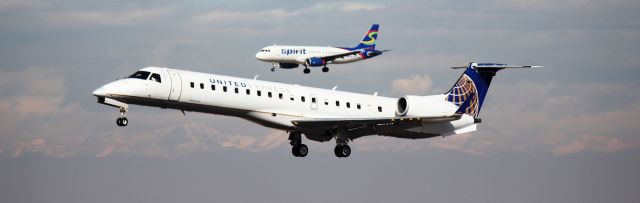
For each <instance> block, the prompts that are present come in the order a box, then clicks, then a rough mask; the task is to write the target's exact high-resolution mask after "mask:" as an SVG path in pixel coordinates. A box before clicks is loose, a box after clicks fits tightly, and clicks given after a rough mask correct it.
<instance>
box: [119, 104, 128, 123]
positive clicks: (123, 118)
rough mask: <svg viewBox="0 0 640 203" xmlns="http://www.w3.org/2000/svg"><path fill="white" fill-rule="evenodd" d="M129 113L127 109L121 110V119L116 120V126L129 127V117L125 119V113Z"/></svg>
mask: <svg viewBox="0 0 640 203" xmlns="http://www.w3.org/2000/svg"><path fill="white" fill-rule="evenodd" d="M126 112H127V109H125V108H122V107H121V108H120V118H118V119H116V124H117V125H118V126H120V127H124V126H127V124H129V120H127V117H125V115H124V113H126Z"/></svg>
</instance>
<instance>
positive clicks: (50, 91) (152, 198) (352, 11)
mask: <svg viewBox="0 0 640 203" xmlns="http://www.w3.org/2000/svg"><path fill="white" fill-rule="evenodd" d="M638 10H640V2H638V1H633V0H611V1H595V0H571V1H551V0H539V1H524V0H494V1H471V0H464V1H445V0H441V1H402V0H401V1H388V2H387V1H366V2H365V1H187V2H184V3H173V2H166V1H137V2H136V3H132V2H130V1H111V2H104V1H96V2H88V1H66V0H62V1H54V2H51V1H40V0H3V1H0V30H1V31H0V129H2V130H1V131H0V157H1V158H0V202H178V201H180V202H256V201H260V202H292V201H300V202H327V201H338V202H347V201H350V202H391V201H394V202H405V201H408V202H426V201H435V202H469V201H474V202H640V194H638V193H637V189H638V188H640V176H639V175H637V174H636V172H637V171H639V170H640V135H639V133H640V125H638V123H639V122H638V118H637V115H640V91H638V90H637V89H635V87H637V86H639V85H640V80H638V79H637V77H638V71H640V67H639V65H638V64H640V57H639V56H640V12H638ZM372 23H379V24H381V26H380V33H379V40H378V45H377V46H378V48H379V49H390V50H392V51H391V52H387V53H385V54H383V55H382V56H379V57H376V58H374V59H371V60H366V61H362V62H358V63H351V64H345V65H335V66H331V71H330V72H329V73H322V72H321V71H320V70H319V69H317V70H312V73H311V74H309V75H304V74H303V73H302V69H294V70H282V69H281V70H278V71H276V72H275V73H272V72H270V71H269V69H270V68H271V65H270V64H269V63H264V62H260V61H258V60H256V59H255V53H256V52H257V51H258V50H259V49H260V48H262V47H264V46H268V45H272V44H287V45H293V44H295V45H320V46H324V45H331V46H354V45H356V43H357V42H358V41H359V40H360V39H361V37H362V35H363V34H364V32H365V31H366V29H368V28H369V26H370V25H371V24H372ZM470 61H475V62H499V63H508V64H531V65H543V66H545V67H544V68H540V69H535V70H509V71H502V72H500V73H499V74H498V75H497V76H496V78H495V79H494V80H493V82H492V86H491V88H490V90H489V94H488V96H487V99H486V100H485V104H484V106H483V107H484V108H483V109H482V112H481V114H480V115H481V117H482V119H483V123H482V124H480V125H479V128H478V131H477V132H474V133H469V134H463V135H456V136H451V137H446V138H433V139H427V140H401V139H395V138H385V137H377V136H371V137H365V138H360V139H357V140H355V141H354V142H353V143H352V144H351V146H352V148H353V149H354V151H353V153H352V155H351V157H350V158H348V159H337V158H335V157H334V155H333V153H332V149H333V147H334V143H333V142H325V143H315V142H311V141H308V140H305V143H306V144H308V145H309V147H310V150H311V151H310V153H309V156H308V157H307V158H305V159H299V158H294V157H293V156H292V155H290V146H289V145H288V142H287V140H286V138H287V135H286V133H285V132H280V131H275V130H272V129H268V128H264V127H261V126H258V125H255V124H253V123H251V122H248V121H244V120H241V119H237V118H229V117H221V116H215V115H205V114H198V113H189V112H187V115H186V116H184V115H182V113H180V112H179V111H175V110H161V109H156V108H150V107H139V106H133V107H132V108H131V109H130V112H129V113H128V118H129V121H130V125H129V126H127V127H126V128H118V127H117V126H116V125H115V118H116V117H117V116H118V112H117V110H116V109H115V108H111V107H108V106H105V105H100V104H97V103H96V100H95V98H94V97H93V96H92V95H91V92H92V91H93V90H94V89H96V88H98V87H99V86H100V85H102V84H105V83H107V82H110V81H113V80H116V79H118V78H122V77H124V76H127V75H129V74H131V73H133V72H135V71H136V70H137V69H140V68H143V67H146V66H163V67H172V68H179V69H189V70H195V71H201V72H210V73H216V74H225V75H232V76H239V77H254V75H259V76H260V79H264V80H271V81H280V82H287V83H295V84H301V85H309V86H314V87H321V88H332V87H333V86H336V85H337V86H338V89H340V90H347V91H355V92H362V93H373V92H379V93H380V94H381V95H385V96H393V97H398V96H402V95H405V94H423V95H426V94H436V93H442V92H443V91H445V90H447V89H448V88H450V87H451V85H453V83H454V81H455V80H456V79H457V78H458V76H459V75H460V74H461V72H460V71H459V70H451V69H449V68H448V67H450V66H459V65H464V64H467V63H468V62H470ZM407 84H411V85H407ZM4 200H6V201H4Z"/></svg>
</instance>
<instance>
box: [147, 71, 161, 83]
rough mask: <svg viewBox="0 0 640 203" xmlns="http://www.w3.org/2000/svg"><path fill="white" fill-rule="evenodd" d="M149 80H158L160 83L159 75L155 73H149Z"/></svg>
mask: <svg viewBox="0 0 640 203" xmlns="http://www.w3.org/2000/svg"><path fill="white" fill-rule="evenodd" d="M149 80H151V81H154V82H158V83H162V82H161V81H160V75H158V74H157V73H154V74H151V77H150V78H149Z"/></svg>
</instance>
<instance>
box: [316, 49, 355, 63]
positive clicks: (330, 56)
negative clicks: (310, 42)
mask: <svg viewBox="0 0 640 203" xmlns="http://www.w3.org/2000/svg"><path fill="white" fill-rule="evenodd" d="M358 53H360V51H359V50H354V51H350V52H346V53H341V54H335V55H329V56H323V57H320V58H321V59H322V60H324V61H333V60H336V59H337V58H342V57H345V56H351V55H358Z"/></svg>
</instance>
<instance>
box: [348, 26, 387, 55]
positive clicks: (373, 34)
mask: <svg viewBox="0 0 640 203" xmlns="http://www.w3.org/2000/svg"><path fill="white" fill-rule="evenodd" d="M378 27H380V25H378V24H373V25H371V28H370V29H369V31H367V33H366V34H365V35H364V37H363V38H362V41H360V44H358V45H356V47H354V48H353V49H365V50H374V49H376V40H377V39H378Z"/></svg>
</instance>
